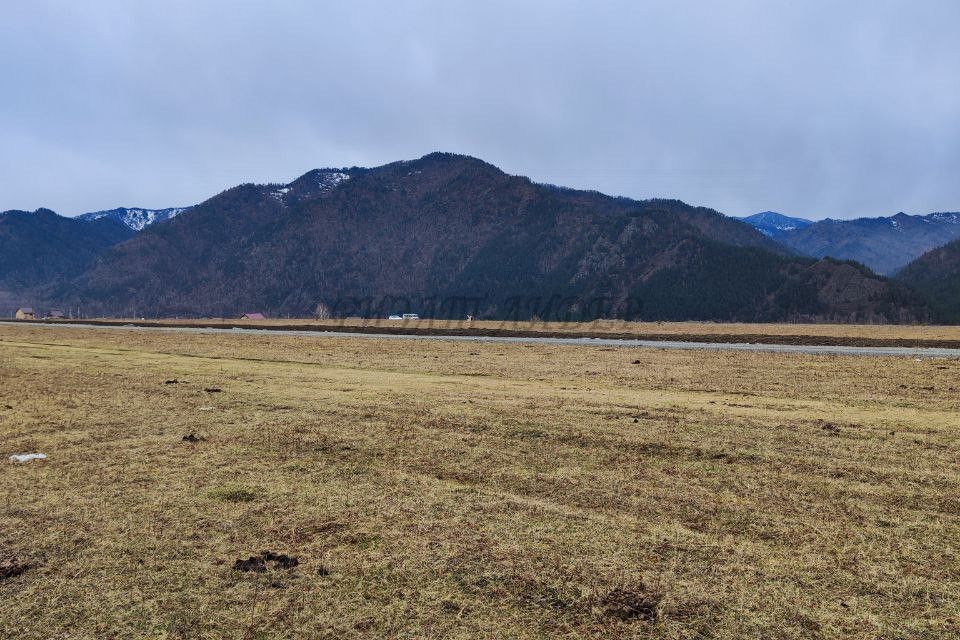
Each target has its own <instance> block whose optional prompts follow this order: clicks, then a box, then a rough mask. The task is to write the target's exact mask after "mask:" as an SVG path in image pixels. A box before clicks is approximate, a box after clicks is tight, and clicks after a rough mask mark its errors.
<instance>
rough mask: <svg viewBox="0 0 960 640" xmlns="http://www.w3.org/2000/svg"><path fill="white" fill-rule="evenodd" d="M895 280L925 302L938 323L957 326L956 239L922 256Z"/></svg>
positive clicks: (959, 254)
mask: <svg viewBox="0 0 960 640" xmlns="http://www.w3.org/2000/svg"><path fill="white" fill-rule="evenodd" d="M898 277H899V279H900V280H902V281H903V282H905V283H907V284H908V285H910V286H911V287H913V288H914V289H916V290H917V291H919V292H920V293H921V294H922V295H924V296H925V297H926V298H927V299H928V300H929V302H930V306H931V307H932V309H933V310H934V312H935V313H936V314H937V316H936V319H937V320H938V321H940V322H944V323H949V324H960V240H954V241H953V242H951V243H950V244H948V245H945V246H943V247H939V248H937V249H934V250H933V251H929V252H927V253H925V254H923V255H922V256H920V257H919V258H917V259H916V260H914V261H913V262H911V263H910V264H909V265H907V266H906V267H904V269H903V270H902V271H901V272H900V274H899V275H898Z"/></svg>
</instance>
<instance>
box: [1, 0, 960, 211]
mask: <svg viewBox="0 0 960 640" xmlns="http://www.w3.org/2000/svg"><path fill="white" fill-rule="evenodd" d="M958 25H960V2H958V1H957V0H945V1H942V2H938V1H933V0H928V1H924V0H912V1H902V2H884V1H877V0H873V1H869V2H867V1H864V2H853V1H850V2H841V1H839V0H830V1H824V2H818V1H810V0H804V1H803V2H799V1H794V0H790V1H783V2H778V1H776V0H757V1H746V0H744V1H734V0H731V1H725V2H720V1H716V2H713V1H708V0H702V1H698V2H681V1H677V0H664V1H663V2H642V1H639V0H634V1H627V2H602V1H592V2H588V1H583V2H568V1H563V0H545V1H543V2H534V1H529V2H524V1H522V0H509V1H504V2H495V1H490V0H483V1H477V0H471V1H464V2H457V1H453V0H445V1H441V0H438V1H436V2H427V1H423V2H403V1H398V0H383V1H382V2H359V1H357V0H341V1H340V2H329V3H326V2H318V1H303V2H298V1H292V0H291V1H278V0H272V1H270V2H267V1H263V2H251V1H239V0H234V1H231V2H203V1H199V0H189V1H176V0H163V1H162V2H150V1H145V0H139V1H137V2H128V1H119V0H118V1H116V2H106V1H98V0H84V1H83V2H72V1H69V0H61V1H59V2H45V1H38V0H7V1H5V2H4V3H3V9H2V20H0V210H3V209H11V208H18V209H28V210H33V209H35V208H37V207H41V206H45V207H49V208H52V209H54V210H56V211H58V212H60V213H63V214H66V215H75V214H78V213H82V212H84V211H91V210H97V209H106V208H112V207H115V206H144V207H166V206H175V205H188V204H193V203H196V202H199V201H202V200H204V199H206V198H208V197H210V196H211V195H214V194H216V193H217V192H219V191H221V190H223V189H224V188H227V187H230V186H233V185H236V184H238V183H241V182H250V181H252V182H287V181H290V180H291V179H293V178H295V177H296V176H298V175H300V174H302V173H304V172H306V171H307V170H309V169H311V168H314V167H324V166H351V165H359V166H374V165H378V164H383V163H386V162H390V161H393V160H399V159H409V158H415V157H419V156H421V155H424V154H426V153H428V152H430V151H433V150H443V151H455V152H460V153H467V154H470V155H475V156H478V157H480V158H483V159H485V160H488V161H489V162H492V163H494V164H496V165H498V166H500V167H501V168H502V169H504V170H505V171H508V172H510V173H514V174H522V175H529V176H530V177H531V178H533V179H534V180H537V181H540V182H551V183H556V184H562V185H568V186H572V187H582V188H592V189H598V190H600V191H604V192H607V193H611V194H618V195H626V196H631V197H637V198H647V197H654V196H662V197H675V198H679V199H682V200H684V201H687V202H690V203H693V204H700V205H706V206H711V207H713V208H716V209H718V210H720V211H723V212H724V213H728V214H731V215H745V214H750V213H755V212H757V211H762V210H766V209H772V210H775V211H781V212H784V213H787V214H792V215H800V216H806V217H811V218H823V217H834V218H850V217H857V216H875V215H889V214H892V213H895V212H897V211H900V210H904V211H907V212H910V213H926V212H930V211H941V210H954V211H955V210H960V36H958Z"/></svg>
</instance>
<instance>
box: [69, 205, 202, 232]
mask: <svg viewBox="0 0 960 640" xmlns="http://www.w3.org/2000/svg"><path fill="white" fill-rule="evenodd" d="M189 208H190V207H169V208H167V209H140V208H128V207H118V208H117V209H109V210H107V211H91V212H90V213H84V214H82V215H80V216H77V218H78V219H79V220H86V221H88V222H89V221H93V220H100V219H102V218H110V219H113V220H116V221H117V222H119V223H120V224H122V225H125V226H126V227H127V228H129V229H133V230H134V231H143V230H144V229H146V228H147V227H149V226H150V225H152V224H156V223H158V222H163V221H165V220H170V219H171V218H175V217H177V216H178V215H180V214H181V213H183V212H184V211H186V210H187V209H189Z"/></svg>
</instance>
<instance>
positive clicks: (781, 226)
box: [742, 211, 960, 276]
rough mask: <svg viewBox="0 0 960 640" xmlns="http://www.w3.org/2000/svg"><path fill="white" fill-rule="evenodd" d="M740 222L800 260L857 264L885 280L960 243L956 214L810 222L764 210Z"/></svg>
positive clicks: (957, 216) (902, 215)
mask: <svg viewBox="0 0 960 640" xmlns="http://www.w3.org/2000/svg"><path fill="white" fill-rule="evenodd" d="M742 220H743V221H744V222H746V223H748V224H751V225H753V226H754V227H756V228H757V229H759V230H760V231H761V232H762V233H765V234H766V235H768V236H769V237H771V238H773V239H774V240H776V241H777V242H779V243H780V244H782V245H783V246H785V247H787V248H789V249H791V250H792V251H794V252H796V253H798V254H800V255H805V256H810V257H813V258H822V257H824V256H830V257H833V258H837V259H839V260H856V261H857V262H860V263H862V264H865V265H866V266H868V267H870V268H871V269H872V270H873V271H875V272H876V273H879V274H881V275H887V276H892V275H894V274H896V273H897V272H898V271H900V270H901V269H903V268H904V267H905V266H906V265H907V264H909V263H910V262H911V261H912V260H915V259H917V258H919V257H920V256H921V255H923V254H924V253H926V252H927V251H930V250H931V249H935V248H937V247H939V246H942V245H944V244H946V243H948V242H950V241H951V240H954V239H958V238H960V213H957V212H946V213H931V214H928V215H923V216H920V215H908V214H906V213H902V212H901V213H898V214H896V215H894V216H890V217H886V218H883V217H881V218H857V219H855V220H831V219H829V218H828V219H826V220H819V221H817V222H813V221H811V220H805V219H803V218H792V217H788V216H784V215H783V214H779V213H775V212H772V211H766V212H764V213H758V214H755V215H752V216H748V217H746V218H742Z"/></svg>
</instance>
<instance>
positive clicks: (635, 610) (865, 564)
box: [0, 325, 960, 639]
mask: <svg viewBox="0 0 960 640" xmlns="http://www.w3.org/2000/svg"><path fill="white" fill-rule="evenodd" d="M958 415H960V361H957V360H938V359H923V360H919V361H918V360H916V359H913V358H906V359H901V358H888V359H880V358H859V357H849V356H839V357H838V356H799V355H778V354H765V353H726V352H691V351H663V350H654V349H616V348H601V347H580V346H552V345H507V344H490V343H453V342H417V343H411V342H400V341H389V340H375V339H364V340H360V339H351V338H344V337H339V338H335V337H330V338H321V339H317V338H303V337H282V336H256V335H237V336H232V335H217V336H209V335H199V334H166V333H156V332H132V331H131V332H108V331H98V330H92V329H91V330H83V329H63V330H58V329H50V328H35V327H31V326H29V325H24V326H9V325H5V326H0V442H2V443H3V446H2V453H3V454H4V458H6V457H7V456H9V455H10V454H13V453H26V452H43V453H45V454H47V455H48V456H49V457H48V458H47V459H46V460H39V461H32V462H28V463H23V464H17V463H12V462H7V461H6V460H3V461H2V463H0V603H2V606H0V636H2V637H10V638H13V637H17V638H131V637H133V638H140V637H146V638H161V637H167V638H314V637H316V638H323V637H330V638H350V637H356V638H361V637H376V638H380V637H463V638H474V637H491V638H493V637H503V638H543V637H568V638H575V637H576V638H580V637H653V638H677V639H679V638H744V637H769V638H864V639H866V638H878V637H880V638H953V637H958V636H960V604H958V603H960V467H958V464H960V439H958V435H960V418H958ZM185 438H186V439H185ZM268 550H269V551H270V552H271V554H268V555H266V556H264V555H263V553H262V552H264V551H268ZM273 554H277V555H279V554H285V555H280V557H277V555H273ZM285 556H290V557H294V558H296V559H297V563H296V565H295V566H293V565H294V563H293V562H292V561H291V560H290V559H289V558H286V557H285ZM238 561H239V562H238ZM245 569H246V570H245ZM259 569H263V571H259Z"/></svg>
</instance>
